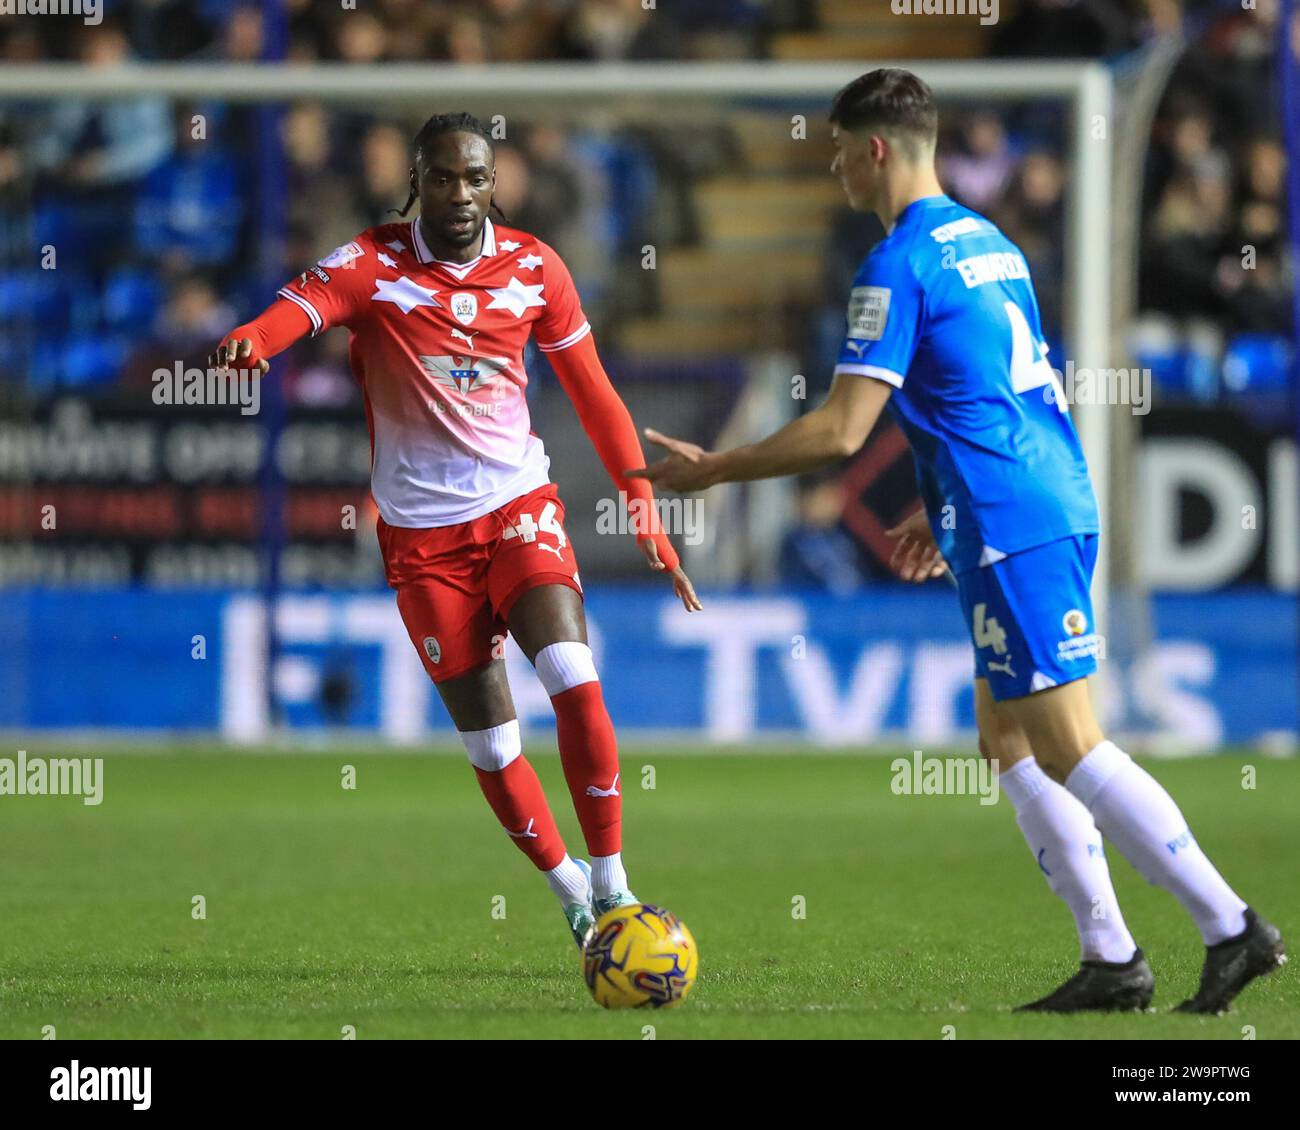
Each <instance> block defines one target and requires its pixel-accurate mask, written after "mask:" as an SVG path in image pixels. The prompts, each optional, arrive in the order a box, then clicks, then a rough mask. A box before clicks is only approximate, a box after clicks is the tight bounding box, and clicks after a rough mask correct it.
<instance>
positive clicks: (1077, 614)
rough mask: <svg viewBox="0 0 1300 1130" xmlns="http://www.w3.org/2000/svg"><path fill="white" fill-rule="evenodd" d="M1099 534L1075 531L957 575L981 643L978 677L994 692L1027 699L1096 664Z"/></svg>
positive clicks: (1090, 670)
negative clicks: (1095, 592)
mask: <svg viewBox="0 0 1300 1130" xmlns="http://www.w3.org/2000/svg"><path fill="white" fill-rule="evenodd" d="M1098 540H1099V539H1098V537H1097V535H1096V534H1077V535H1075V536H1074V537H1068V538H1062V539H1061V540H1059V541H1053V542H1048V543H1047V544H1046V545H1039V546H1035V547H1034V548H1033V549H1026V550H1023V551H1021V552H1020V553H1013V554H1012V555H1011V556H1010V557H1004V558H1002V560H1001V561H996V562H994V563H993V564H992V565H984V566H982V567H980V568H977V569H969V570H967V571H966V572H964V573H959V574H958V575H957V592H958V594H959V595H960V597H961V607H962V612H963V614H964V615H965V617H966V626H967V627H968V628H969V629H970V633H971V640H972V642H973V643H974V644H975V677H976V678H978V679H987V680H988V684H989V690H990V691H991V692H992V694H993V698H994V699H995V700H996V701H998V702H1001V701H1002V700H1003V699H1007V698H1022V697H1024V696H1025V695H1029V694H1033V693H1034V692H1035V691H1041V690H1046V689H1047V688H1048V687H1056V686H1060V685H1061V684H1062V683H1071V682H1074V680H1075V679H1083V678H1086V677H1087V676H1088V675H1091V674H1093V673H1094V672H1095V671H1096V670H1097V655H1098V652H1099V651H1100V649H1101V637H1100V636H1098V635H1097V634H1096V632H1095V631H1094V630H1093V628H1094V626H1093V622H1092V598H1091V597H1090V595H1089V589H1090V587H1091V584H1092V571H1093V567H1094V566H1095V565H1096V564H1097V543H1098Z"/></svg>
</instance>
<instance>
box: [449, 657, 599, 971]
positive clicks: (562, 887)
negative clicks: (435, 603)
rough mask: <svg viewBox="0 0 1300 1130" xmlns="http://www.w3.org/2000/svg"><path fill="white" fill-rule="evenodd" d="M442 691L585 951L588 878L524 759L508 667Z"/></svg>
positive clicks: (492, 798) (477, 766)
mask: <svg viewBox="0 0 1300 1130" xmlns="http://www.w3.org/2000/svg"><path fill="white" fill-rule="evenodd" d="M436 685H437V687H438V694H439V695H440V696H441V697H442V702H443V705H444V706H445V707H446V708H447V713H448V714H450V715H451V720H452V722H454V723H455V726H456V729H457V730H458V731H459V732H460V738H461V741H462V742H463V743H464V745H465V752H466V753H467V754H468V755H469V760H470V763H471V764H472V765H473V766H474V773H475V775H476V776H477V777H478V783H479V787H480V788H481V789H482V790H483V795H484V797H486V798H487V802H488V804H489V805H490V806H491V807H492V811H493V812H494V813H495V814H496V818H497V820H498V821H500V823H501V826H502V827H503V828H504V829H505V830H506V832H507V833H508V834H509V836H510V838H511V839H513V840H514V841H515V843H516V844H518V845H519V849H520V850H521V851H522V852H523V853H524V854H525V855H526V856H527V857H528V858H529V860H530V861H531V862H532V863H533V865H534V866H535V867H536V868H537V869H538V870H539V871H541V872H542V873H543V874H544V875H545V876H546V881H547V883H548V884H549V886H550V888H551V890H552V891H553V892H554V894H555V896H556V898H558V899H559V900H560V905H561V906H562V907H563V908H564V915H565V918H566V920H567V921H568V922H569V928H570V929H571V930H572V931H573V936H574V940H575V941H577V942H578V944H579V945H582V944H583V943H584V941H585V939H586V936H587V933H588V931H589V930H590V928H591V925H592V922H593V921H594V918H593V916H592V914H591V910H590V901H591V884H590V878H589V873H588V871H587V869H586V867H585V865H584V864H583V862H582V861H581V860H574V859H571V858H570V857H569V853H568V852H567V851H566V850H565V847H564V841H563V839H561V837H560V831H559V829H558V828H557V827H556V825H555V817H554V816H553V815H552V814H551V808H550V805H548V804H547V803H546V794H545V793H544V792H543V791H542V783H541V782H540V781H539V780H538V779H537V773H536V772H535V771H534V770H533V767H532V766H531V765H530V764H529V763H528V759H527V758H526V757H524V756H523V744H522V741H521V738H520V734H519V720H518V718H517V717H516V715H515V704H514V700H513V699H512V698H511V696H510V685H509V683H508V682H507V681H506V665H505V663H504V662H502V661H501V660H500V659H494V660H492V662H490V663H486V664H484V665H483V666H482V667H477V668H475V669H474V670H472V671H469V672H467V673H466V674H464V675H460V676H458V677H456V678H454V679H447V680H445V681H443V682H440V683H438V684H436Z"/></svg>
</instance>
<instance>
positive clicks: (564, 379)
mask: <svg viewBox="0 0 1300 1130" xmlns="http://www.w3.org/2000/svg"><path fill="white" fill-rule="evenodd" d="M547 357H548V359H549V360H550V362H551V367H552V368H553V369H554V370H555V375H556V377H557V378H558V379H559V382H560V387H561V388H563V389H564V391H565V394H566V395H567V396H568V398H569V399H570V400H571V401H572V402H573V406H574V408H576V409H577V412H578V420H579V422H580V423H581V424H582V428H583V431H585V432H586V433H587V437H588V438H589V439H590V440H591V444H592V446H593V447H594V448H595V449H596V454H597V455H599V456H600V461H601V463H603V464H604V466H605V470H606V471H607V472H608V473H609V477H610V478H611V479H613V480H614V485H615V486H616V487H618V489H619V490H620V491H622V492H624V494H625V495H626V497H627V500H628V507H629V512H630V514H631V515H633V516H634V517H635V518H637V519H639V520H640V521H641V523H642V526H643V528H640V529H638V530H637V537H636V540H637V544H638V545H640V547H641V550H642V552H643V553H644V554H645V556H646V560H647V561H648V562H649V564H650V567H651V568H652V569H658V570H667V571H668V572H669V573H671V574H672V577H673V589H674V591H675V592H676V593H677V595H678V597H680V598H681V601H682V604H684V605H685V606H686V608H687V610H688V611H697V610H699V609H700V608H701V607H702V605H701V604H700V601H699V598H698V597H697V596H696V595H695V589H694V588H693V587H692V586H691V582H690V578H689V577H687V576H686V573H685V572H684V571H683V570H682V568H681V563H680V560H679V558H678V556H677V551H676V550H675V549H674V548H673V545H672V542H670V541H669V540H668V536H667V535H666V534H665V533H664V531H663V528H662V526H661V525H660V524H659V513H658V511H657V510H656V509H655V506H654V490H653V488H652V487H651V486H650V484H649V483H648V482H644V481H642V480H639V479H634V478H630V477H629V476H628V474H627V468H628V467H635V466H637V465H638V464H640V463H641V462H642V460H643V458H644V456H643V455H642V452H641V443H640V441H639V440H638V439H637V434H636V427H635V426H634V425H633V423H632V416H631V413H629V412H628V410H627V405H625V404H624V403H623V398H622V397H621V396H619V395H618V392H617V390H616V389H615V388H614V386H613V385H612V384H611V383H610V380H609V375H608V374H607V373H606V372H605V369H604V366H602V365H601V363H600V358H599V356H597V354H596V346H595V343H594V342H593V341H592V338H591V335H590V334H587V335H586V336H585V337H583V338H582V339H581V340H580V341H578V342H577V343H576V344H574V345H571V346H569V347H567V348H565V349H561V350H556V351H555V352H551V353H548V354H547Z"/></svg>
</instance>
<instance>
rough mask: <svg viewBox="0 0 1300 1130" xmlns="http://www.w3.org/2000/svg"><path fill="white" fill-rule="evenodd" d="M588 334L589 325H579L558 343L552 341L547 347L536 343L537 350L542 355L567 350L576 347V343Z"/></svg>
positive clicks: (586, 323) (589, 330) (584, 323)
mask: <svg viewBox="0 0 1300 1130" xmlns="http://www.w3.org/2000/svg"><path fill="white" fill-rule="evenodd" d="M589 333H591V323H590V322H583V323H582V325H580V326H579V327H578V328H577V329H576V330H574V331H573V333H571V334H569V336H568V337H562V338H560V340H559V341H553V342H551V343H550V344H548V345H543V344H542V343H541V342H540V341H539V342H538V343H537V348H538V349H540V350H541V351H542V352H543V353H554V352H555V351H556V350H557V349H568V348H569V346H571V345H577V344H578V342H580V341H581V340H582V339H583V338H584V337H586V336H587V335H588V334H589Z"/></svg>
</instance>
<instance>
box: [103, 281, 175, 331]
mask: <svg viewBox="0 0 1300 1130" xmlns="http://www.w3.org/2000/svg"><path fill="white" fill-rule="evenodd" d="M166 298H167V293H166V289H165V288H164V286H163V285H162V283H161V281H159V279H158V276H157V275H155V274H152V273H150V272H148V271H141V270H137V269H135V268H133V267H123V268H121V269H119V270H116V271H113V272H112V273H111V274H110V275H109V276H108V278H106V279H105V280H104V288H103V301H102V307H101V315H102V318H103V323H104V325H105V326H107V327H109V328H110V329H114V330H135V331H136V332H140V331H143V330H145V329H147V328H148V327H149V326H150V325H152V323H153V320H154V317H155V316H156V315H157V313H158V311H159V309H160V308H161V307H162V305H163V303H164V302H165V301H166Z"/></svg>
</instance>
